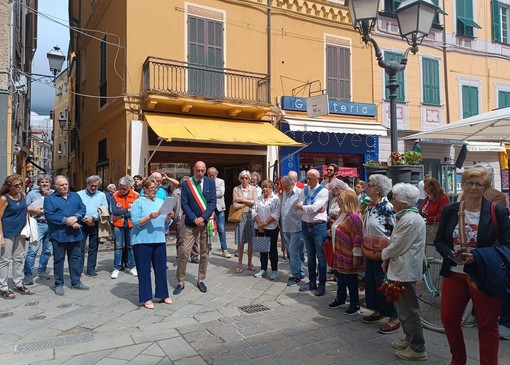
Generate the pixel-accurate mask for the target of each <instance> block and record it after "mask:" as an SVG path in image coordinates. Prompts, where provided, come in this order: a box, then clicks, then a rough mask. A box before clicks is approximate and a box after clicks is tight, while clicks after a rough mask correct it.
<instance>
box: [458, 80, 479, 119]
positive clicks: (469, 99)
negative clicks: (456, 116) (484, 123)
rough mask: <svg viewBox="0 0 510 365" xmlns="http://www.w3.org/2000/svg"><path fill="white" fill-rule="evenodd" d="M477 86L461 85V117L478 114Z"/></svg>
mask: <svg viewBox="0 0 510 365" xmlns="http://www.w3.org/2000/svg"><path fill="white" fill-rule="evenodd" d="M478 114H479V111H478V88H477V87H476V86H466V85H463V86H462V118H469V117H472V116H473V115H478Z"/></svg>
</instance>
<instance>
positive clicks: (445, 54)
mask: <svg viewBox="0 0 510 365" xmlns="http://www.w3.org/2000/svg"><path fill="white" fill-rule="evenodd" d="M445 5H446V0H443V10H444V8H445ZM443 76H444V93H445V108H446V124H450V121H451V119H450V87H449V84H448V52H447V51H446V15H445V14H443Z"/></svg>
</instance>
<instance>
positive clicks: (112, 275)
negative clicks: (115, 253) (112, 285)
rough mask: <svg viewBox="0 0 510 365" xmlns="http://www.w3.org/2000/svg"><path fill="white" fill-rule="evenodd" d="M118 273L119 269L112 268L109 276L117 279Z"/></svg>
mask: <svg viewBox="0 0 510 365" xmlns="http://www.w3.org/2000/svg"><path fill="white" fill-rule="evenodd" d="M119 273H120V271H119V270H117V269H114V270H113V271H112V274H111V275H110V277H111V278H112V279H117V278H118V277H119Z"/></svg>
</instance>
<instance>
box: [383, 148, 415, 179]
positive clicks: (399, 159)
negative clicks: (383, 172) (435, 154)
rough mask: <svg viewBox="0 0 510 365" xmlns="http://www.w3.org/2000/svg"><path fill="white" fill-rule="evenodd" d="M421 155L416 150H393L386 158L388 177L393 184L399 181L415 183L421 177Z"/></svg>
mask: <svg viewBox="0 0 510 365" xmlns="http://www.w3.org/2000/svg"><path fill="white" fill-rule="evenodd" d="M422 161H423V155H422V154H421V153H420V152H416V151H406V152H404V153H400V152H398V151H394V152H392V153H391V155H390V157H389V159H388V164H389V166H388V177H389V178H390V179H391V180H392V182H393V184H396V183H399V182H405V183H413V184H417V183H418V182H419V181H420V180H422V179H423V165H421V163H422Z"/></svg>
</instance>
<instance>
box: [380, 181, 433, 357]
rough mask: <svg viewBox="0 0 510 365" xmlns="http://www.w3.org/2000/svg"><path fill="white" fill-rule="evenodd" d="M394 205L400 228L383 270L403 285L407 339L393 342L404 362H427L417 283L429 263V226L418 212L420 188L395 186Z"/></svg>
mask: <svg viewBox="0 0 510 365" xmlns="http://www.w3.org/2000/svg"><path fill="white" fill-rule="evenodd" d="M392 193H393V195H392V197H391V202H392V204H393V209H394V210H395V211H396V212H397V224H395V228H393V232H392V233H391V238H390V244H389V245H388V247H386V248H385V249H383V250H382V259H383V260H384V261H383V270H384V271H385V272H386V277H387V278H388V280H391V281H399V282H400V283H401V286H402V291H401V292H400V296H399V298H398V300H397V301H396V302H395V304H396V306H397V312H398V317H399V320H400V324H401V326H402V330H403V331H404V335H405V338H403V339H400V340H397V341H394V342H392V344H391V345H392V346H393V347H394V348H395V349H397V351H396V352H395V355H397V357H398V358H400V359H403V360H427V353H426V352H425V339H424V337H423V329H422V326H421V321H420V314H419V311H420V307H419V304H418V299H417V298H416V292H415V290H414V285H415V283H416V282H417V281H418V280H420V278H421V273H422V267H423V261H424V259H425V222H424V221H423V218H422V217H421V215H420V214H419V212H418V209H417V208H416V203H417V202H418V198H419V197H420V191H419V190H418V188H417V187H416V186H414V185H411V184H406V183H399V184H396V185H395V186H393V189H392Z"/></svg>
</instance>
